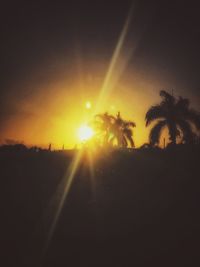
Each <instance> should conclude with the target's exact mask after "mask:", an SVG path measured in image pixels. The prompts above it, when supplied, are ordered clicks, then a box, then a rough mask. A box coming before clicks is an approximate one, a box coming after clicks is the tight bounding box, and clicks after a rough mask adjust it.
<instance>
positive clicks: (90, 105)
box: [85, 101, 92, 109]
mask: <svg viewBox="0 0 200 267" xmlns="http://www.w3.org/2000/svg"><path fill="white" fill-rule="evenodd" d="M85 107H86V108H87V109H91V107H92V104H91V102H90V101H87V102H86V103H85Z"/></svg>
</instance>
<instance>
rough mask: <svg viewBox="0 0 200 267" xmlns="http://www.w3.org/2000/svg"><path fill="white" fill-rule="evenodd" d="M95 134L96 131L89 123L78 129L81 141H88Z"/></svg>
mask: <svg viewBox="0 0 200 267" xmlns="http://www.w3.org/2000/svg"><path fill="white" fill-rule="evenodd" d="M93 135H94V131H93V129H92V128H91V127H89V126H88V125H82V126H81V127H80V128H79V129H78V137H79V140H80V141H82V142H83V141H87V140H89V139H90V138H92V137H93Z"/></svg>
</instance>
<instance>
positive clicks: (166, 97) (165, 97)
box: [160, 90, 176, 104]
mask: <svg viewBox="0 0 200 267" xmlns="http://www.w3.org/2000/svg"><path fill="white" fill-rule="evenodd" d="M160 96H161V97H162V98H163V101H162V103H169V104H174V103H175V101H176V99H175V97H174V96H173V95H171V94H170V93H168V92H166V91H165V90H161V91H160Z"/></svg>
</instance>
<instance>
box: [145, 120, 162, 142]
mask: <svg viewBox="0 0 200 267" xmlns="http://www.w3.org/2000/svg"><path fill="white" fill-rule="evenodd" d="M165 126H166V120H162V121H159V122H158V123H157V124H156V125H155V126H154V127H153V128H152V129H151V131H150V134H149V141H150V144H151V145H155V144H158V143H159V139H160V135H161V132H162V130H163V128H164V127H165Z"/></svg>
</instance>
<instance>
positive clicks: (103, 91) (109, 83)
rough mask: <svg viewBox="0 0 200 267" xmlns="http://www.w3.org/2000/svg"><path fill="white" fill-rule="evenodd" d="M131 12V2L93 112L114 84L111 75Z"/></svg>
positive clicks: (121, 46) (118, 56)
mask: <svg viewBox="0 0 200 267" xmlns="http://www.w3.org/2000/svg"><path fill="white" fill-rule="evenodd" d="M132 14H133V4H132V6H131V8H130V11H129V13H128V16H127V19H126V21H125V24H124V26H123V29H122V31H121V34H120V36H119V39H118V42H117V45H116V47H115V50H114V53H113V56H112V58H111V61H110V65H109V68H108V71H107V73H106V76H105V79H104V82H103V86H102V88H101V91H100V94H99V98H98V102H97V106H96V110H95V113H98V112H99V111H100V107H101V106H102V105H103V104H104V103H105V101H106V99H107V97H108V95H109V94H110V92H111V90H112V88H113V86H114V83H112V79H113V75H114V72H115V69H116V66H117V64H118V63H119V60H120V56H121V52H122V49H123V46H124V43H125V39H126V36H127V33H128V30H129V25H130V22H131V19H132Z"/></svg>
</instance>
